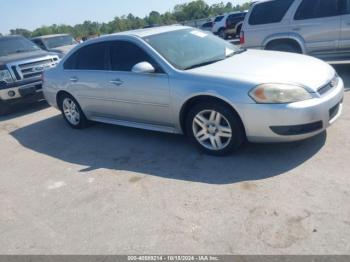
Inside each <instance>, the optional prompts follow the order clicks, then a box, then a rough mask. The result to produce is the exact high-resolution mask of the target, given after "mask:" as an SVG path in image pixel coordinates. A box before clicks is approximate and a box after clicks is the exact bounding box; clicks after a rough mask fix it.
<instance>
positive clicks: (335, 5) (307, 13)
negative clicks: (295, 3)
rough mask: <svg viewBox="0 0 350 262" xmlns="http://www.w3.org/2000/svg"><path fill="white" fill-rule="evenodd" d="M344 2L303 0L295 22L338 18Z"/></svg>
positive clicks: (339, 0)
mask: <svg viewBox="0 0 350 262" xmlns="http://www.w3.org/2000/svg"><path fill="white" fill-rule="evenodd" d="M341 2H343V0H303V1H302V2H301V4H300V6H299V8H298V10H297V12H296V13H295V16H294V19H295V20H304V19H312V18H322V17H331V16H337V15H339V14H340V13H341V10H339V9H340V8H341Z"/></svg>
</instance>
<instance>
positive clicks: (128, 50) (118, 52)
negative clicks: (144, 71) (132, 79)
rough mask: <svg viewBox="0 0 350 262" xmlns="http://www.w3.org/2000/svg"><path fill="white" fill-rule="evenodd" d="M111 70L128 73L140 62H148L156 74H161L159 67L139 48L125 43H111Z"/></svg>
mask: <svg viewBox="0 0 350 262" xmlns="http://www.w3.org/2000/svg"><path fill="white" fill-rule="evenodd" d="M110 57H111V69H112V70H113V71H126V72H130V71H131V69H132V67H133V66H134V65H136V64H137V63H140V62H149V63H150V64H151V65H153V66H154V68H155V69H156V72H158V73H161V72H162V71H161V70H160V68H159V66H158V65H157V64H156V63H155V62H154V60H153V59H152V58H151V57H150V56H149V55H148V54H147V53H146V52H145V51H144V50H142V49H141V48H140V47H138V46H137V45H135V44H133V43H130V42H127V41H115V42H111V49H110Z"/></svg>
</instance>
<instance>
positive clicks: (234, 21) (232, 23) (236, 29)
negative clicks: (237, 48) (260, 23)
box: [224, 12, 247, 38]
mask: <svg viewBox="0 0 350 262" xmlns="http://www.w3.org/2000/svg"><path fill="white" fill-rule="evenodd" d="M246 14H247V12H240V13H234V14H230V15H229V16H228V17H227V20H226V30H225V35H224V37H226V38H227V37H236V36H237V35H240V33H241V29H242V25H243V21H244V18H245V16H246Z"/></svg>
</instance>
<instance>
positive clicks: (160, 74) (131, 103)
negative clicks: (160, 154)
mask: <svg viewBox="0 0 350 262" xmlns="http://www.w3.org/2000/svg"><path fill="white" fill-rule="evenodd" d="M109 56H110V58H111V60H110V71H109V73H108V82H109V85H110V88H111V89H113V90H114V91H113V92H111V93H110V94H111V99H112V100H113V107H114V117H116V118H118V119H120V120H126V121H131V122H139V123H146V124H155V125H157V124H158V125H164V126H172V124H173V123H172V121H171V120H170V119H171V118H170V90H169V80H168V75H167V74H166V73H165V72H164V71H163V70H162V69H161V68H160V66H159V65H158V64H157V63H156V62H155V60H154V59H153V58H151V56H150V55H149V54H148V53H147V52H146V51H144V50H143V49H142V48H141V47H140V46H138V45H137V44H135V43H132V42H130V41H113V42H111V43H110V55H109ZM140 62H149V63H150V64H152V65H153V67H154V68H155V69H156V72H154V73H134V72H132V67H133V66H134V65H136V64H137V63H140Z"/></svg>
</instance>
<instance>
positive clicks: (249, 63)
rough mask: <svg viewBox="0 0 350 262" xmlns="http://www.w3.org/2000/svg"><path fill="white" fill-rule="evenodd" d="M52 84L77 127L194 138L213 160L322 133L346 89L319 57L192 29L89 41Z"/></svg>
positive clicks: (49, 74) (51, 74) (52, 94)
mask: <svg viewBox="0 0 350 262" xmlns="http://www.w3.org/2000/svg"><path fill="white" fill-rule="evenodd" d="M43 78H44V85H43V91H44V95H45V97H46V99H47V101H48V103H49V104H50V105H52V106H54V107H56V108H58V109H59V110H61V111H62V113H63V116H64V118H65V120H66V121H67V123H68V124H69V125H70V126H71V127H73V128H83V127H86V126H88V124H89V123H90V122H91V121H97V122H104V123H110V124H116V125H123V126H129V127H136V128H143V129H148V130H154V131H162V132H170V133H179V134H186V135H187V136H188V137H189V138H190V140H191V141H193V142H194V143H195V144H196V145H197V146H198V147H199V148H200V149H202V150H203V151H205V152H206V153H209V154H213V155H224V154H227V153H229V152H232V151H234V150H237V149H238V148H239V147H240V146H241V145H242V144H243V143H244V141H246V140H248V141H251V142H282V141H295V140H300V139H305V138H308V137H311V136H314V135H316V134H318V133H320V132H322V131H324V130H325V129H326V128H327V127H329V126H330V125H331V124H332V123H333V122H334V121H335V120H336V119H337V118H338V117H339V115H340V114H341V112H342V101H343V92H344V85H343V81H342V79H341V78H339V77H338V76H337V74H336V72H335V71H334V69H333V68H332V67H331V66H329V65H328V64H326V63H324V62H322V61H320V60H318V59H315V58H311V57H307V56H303V55H296V54H289V53H282V52H269V51H258V50H244V49H239V48H237V47H235V46H234V45H232V44H230V43H228V42H226V41H224V40H221V39H219V38H217V37H215V36H213V35H211V34H208V33H205V32H203V31H200V30H197V29H193V28H190V27H183V26H167V27H158V28H151V29H143V30H136V31H130V32H123V33H118V34H114V35H109V36H104V37H100V38H98V39H94V40H90V41H87V42H85V43H84V44H82V45H79V46H77V47H76V48H75V49H74V50H72V51H71V52H70V53H69V54H68V55H67V56H66V57H65V58H64V59H63V60H62V61H61V63H60V64H59V65H58V66H57V67H56V68H54V69H51V70H48V71H46V72H45V74H44V76H43Z"/></svg>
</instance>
